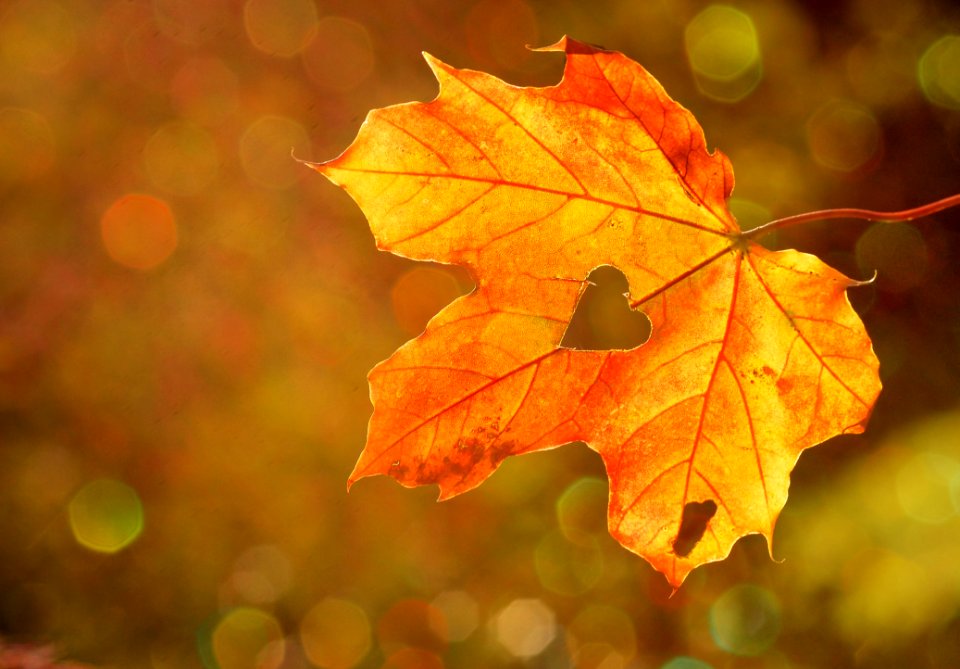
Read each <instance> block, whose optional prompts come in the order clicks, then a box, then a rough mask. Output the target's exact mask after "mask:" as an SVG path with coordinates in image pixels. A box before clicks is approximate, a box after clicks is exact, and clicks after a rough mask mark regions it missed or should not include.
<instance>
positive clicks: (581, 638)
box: [566, 604, 637, 669]
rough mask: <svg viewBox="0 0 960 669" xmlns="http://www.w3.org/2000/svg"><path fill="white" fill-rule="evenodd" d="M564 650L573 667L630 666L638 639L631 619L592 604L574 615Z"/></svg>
mask: <svg viewBox="0 0 960 669" xmlns="http://www.w3.org/2000/svg"><path fill="white" fill-rule="evenodd" d="M566 632H567V633H566V638H567V648H568V649H569V650H570V656H571V657H572V658H573V659H574V661H575V662H576V666H578V667H580V666H587V667H604V668H607V667H610V668H611V669H613V668H614V667H618V666H620V667H622V666H630V664H629V663H630V660H632V659H633V658H634V656H635V655H636V654H637V637H636V630H635V629H634V624H633V621H632V620H631V619H630V616H629V615H628V614H627V613H626V612H625V611H623V610H622V609H618V608H616V607H613V606H606V605H602V604H593V605H590V606H587V607H586V608H584V609H583V610H582V611H580V613H578V614H577V616H576V618H574V619H573V620H572V621H571V622H570V624H569V625H568V626H567V630H566Z"/></svg>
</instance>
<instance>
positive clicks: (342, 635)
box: [300, 597, 371, 669]
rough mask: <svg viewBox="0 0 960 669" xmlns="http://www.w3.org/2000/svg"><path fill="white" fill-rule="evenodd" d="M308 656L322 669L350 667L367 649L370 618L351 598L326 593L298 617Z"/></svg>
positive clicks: (368, 650)
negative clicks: (301, 618) (317, 602)
mask: <svg viewBox="0 0 960 669" xmlns="http://www.w3.org/2000/svg"><path fill="white" fill-rule="evenodd" d="M300 643H301V645H302V646H303V651H304V653H305V654H306V656H307V658H308V659H309V660H310V662H312V663H313V664H315V665H316V666H318V667H323V668H324V669H349V668H350V667H353V666H354V665H356V664H357V663H359V662H360V661H361V660H362V659H363V658H364V657H366V655H367V653H369V652H370V643H371V634H370V621H369V620H368V619H367V614H366V613H365V612H364V610H363V609H362V608H360V607H359V606H357V605H356V604H354V603H353V602H351V601H348V600H345V599H336V598H334V597H328V598H327V599H324V600H323V601H322V602H320V603H319V604H317V605H316V606H314V607H313V608H312V609H310V611H308V612H307V614H306V615H305V616H304V617H303V620H301V621H300Z"/></svg>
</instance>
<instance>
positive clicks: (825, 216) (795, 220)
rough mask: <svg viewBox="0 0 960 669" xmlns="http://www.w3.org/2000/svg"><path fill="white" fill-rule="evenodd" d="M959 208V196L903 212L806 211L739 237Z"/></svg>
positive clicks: (898, 218) (896, 219)
mask: <svg viewBox="0 0 960 669" xmlns="http://www.w3.org/2000/svg"><path fill="white" fill-rule="evenodd" d="M957 206H960V194H957V195H951V196H950V197H945V198H943V199H942V200H937V201H936V202H931V203H929V204H924V205H921V206H919V207H914V208H913V209H904V210H903V211H871V210H869V209H850V208H847V209H821V210H819V211H808V212H806V213H803V214H796V215H794V216H787V217H786V218H778V219H777V220H775V221H770V222H769V223H764V224H763V225H761V226H758V227H756V228H754V229H752V230H747V231H746V232H744V233H742V234H741V235H740V239H757V238H758V237H763V236H764V235H767V234H769V233H771V232H773V231H775V230H782V229H783V228H789V227H793V226H794V225H800V224H801V223H809V222H810V221H825V220H829V219H835V218H857V219H861V220H864V221H883V222H885V223H893V222H899V221H912V220H913V219H915V218H923V217H924V216H930V215H931V214H936V213H937V212H938V211H943V210H944V209H950V208H951V207H957Z"/></svg>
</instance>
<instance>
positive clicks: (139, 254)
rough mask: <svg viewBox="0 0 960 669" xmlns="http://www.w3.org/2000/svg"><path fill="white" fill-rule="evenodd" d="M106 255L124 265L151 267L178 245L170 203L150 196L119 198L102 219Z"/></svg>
mask: <svg viewBox="0 0 960 669" xmlns="http://www.w3.org/2000/svg"><path fill="white" fill-rule="evenodd" d="M100 235H101V237H102V239H103V246H104V248H105V249H106V251H107V254H108V255H109V256H110V257H111V258H112V259H113V260H114V261H116V262H117V263H119V264H120V265H123V266H124V267H129V268H131V269H138V270H150V269H153V268H155V267H157V266H158V265H160V264H161V263H162V262H163V261H164V260H166V259H167V258H168V257H170V254H171V253H173V251H174V249H175V248H176V247H177V225H176V223H175V222H174V219H173V213H172V212H171V211H170V206H169V205H168V204H167V203H166V202H165V201H163V200H161V199H159V198H155V197H152V196H150V195H142V194H138V193H131V194H128V195H124V196H122V197H120V198H118V199H117V200H116V201H115V202H114V203H113V204H111V205H110V207H109V208H108V209H107V210H106V211H105V212H104V214H103V216H102V217H101V218H100Z"/></svg>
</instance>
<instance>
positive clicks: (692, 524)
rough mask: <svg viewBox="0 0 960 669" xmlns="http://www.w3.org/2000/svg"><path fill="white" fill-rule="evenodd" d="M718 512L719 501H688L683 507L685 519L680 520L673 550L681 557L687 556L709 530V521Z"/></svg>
mask: <svg viewBox="0 0 960 669" xmlns="http://www.w3.org/2000/svg"><path fill="white" fill-rule="evenodd" d="M716 512H717V503H716V502H714V501H713V500H712V499H708V500H707V501H706V502H688V503H687V505H686V506H684V507H683V519H682V520H681V521H680V531H679V532H677V538H676V539H675V540H674V542H673V552H674V553H675V554H677V555H678V556H680V557H687V556H688V555H690V551H692V550H693V547H694V546H696V545H697V543H698V542H699V541H700V539H701V538H702V537H703V534H704V532H706V531H707V523H709V522H710V519H711V518H713V515H714V514H715V513H716Z"/></svg>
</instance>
